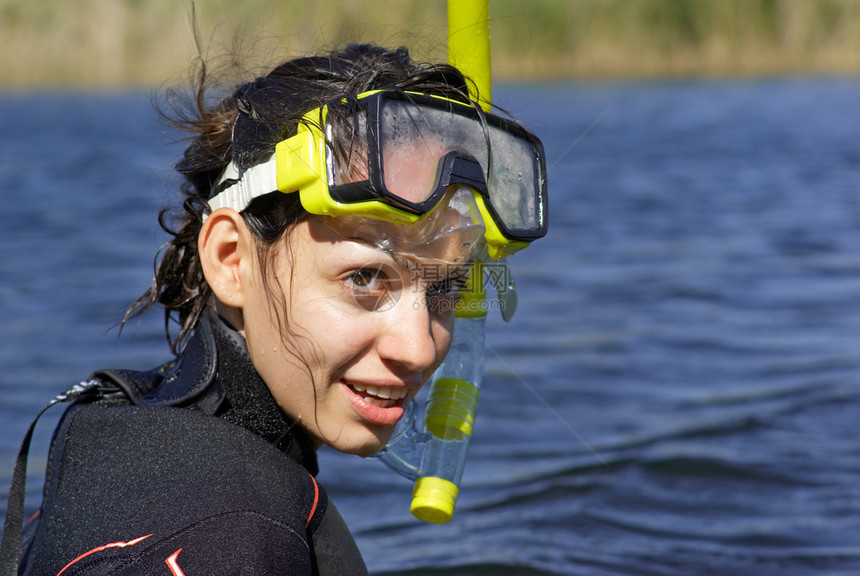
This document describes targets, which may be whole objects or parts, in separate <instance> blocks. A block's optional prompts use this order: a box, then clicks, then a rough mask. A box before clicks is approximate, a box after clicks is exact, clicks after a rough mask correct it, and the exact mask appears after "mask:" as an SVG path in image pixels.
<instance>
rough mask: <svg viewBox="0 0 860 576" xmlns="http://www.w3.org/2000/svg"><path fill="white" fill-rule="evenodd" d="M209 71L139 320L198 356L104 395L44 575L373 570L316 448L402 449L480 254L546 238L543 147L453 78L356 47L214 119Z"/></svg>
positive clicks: (51, 530)
mask: <svg viewBox="0 0 860 576" xmlns="http://www.w3.org/2000/svg"><path fill="white" fill-rule="evenodd" d="M202 72H203V73H202V74H201V78H200V84H199V87H198V91H197V99H196V102H197V109H196V110H195V111H194V114H184V115H181V118H180V119H179V120H178V121H177V124H178V125H180V126H182V127H185V128H188V129H190V130H191V131H192V133H193V134H194V137H193V139H192V140H191V143H190V145H189V146H188V148H187V150H186V151H185V154H184V157H183V158H182V160H180V161H179V163H178V164H177V169H178V170H179V172H180V173H182V174H183V175H184V177H185V179H186V183H185V184H184V186H183V199H184V202H183V209H182V210H181V211H179V212H178V213H177V214H175V215H174V220H173V221H172V222H169V221H168V218H167V215H166V213H162V219H161V221H162V226H164V227H165V229H166V230H167V231H168V232H169V233H170V234H171V235H172V240H171V241H170V243H169V245H168V246H167V248H166V249H165V251H164V253H163V255H162V257H161V260H160V262H159V264H158V267H157V273H156V278H155V280H154V283H153V285H152V287H151V288H150V289H149V290H148V291H147V292H146V293H145V294H144V295H143V296H142V297H141V299H139V300H138V302H137V303H136V304H135V305H134V306H133V307H132V308H131V309H130V310H129V313H128V314H127V318H126V320H127V319H129V318H131V317H134V316H137V315H139V314H142V313H143V312H145V311H146V310H148V309H149V308H151V307H153V306H155V305H156V304H159V305H161V306H162V307H163V308H164V310H165V321H166V325H169V324H170V322H171V319H176V320H178V324H179V329H178V333H177V334H175V335H171V334H170V332H169V331H168V340H169V342H170V345H171V348H172V350H173V351H174V353H175V355H176V359H175V360H173V361H171V362H168V363H167V364H165V365H163V366H160V367H158V368H156V369H154V370H152V371H149V372H132V371H125V370H103V371H99V372H96V373H95V374H94V375H93V376H92V378H91V380H90V382H89V383H88V384H87V385H86V386H84V387H83V389H82V390H83V392H81V393H80V394H79V396H80V397H81V399H79V400H78V401H77V402H76V403H74V404H73V405H72V406H71V407H70V408H69V409H68V410H67V412H66V414H65V415H64V417H63V419H62V421H61V422H60V424H59V426H58V428H57V432H56V435H55V439H54V443H53V445H52V449H51V454H50V457H49V464H48V472H47V480H46V487H45V495H44V500H43V503H42V507H41V510H40V514H39V515H38V516H37V517H36V518H35V519H33V520H31V521H30V522H29V523H28V524H27V526H26V528H25V533H26V534H25V544H24V553H23V557H22V561H21V573H22V574H33V575H37V574H38V575H41V574H51V575H55V574H66V575H71V574H149V573H152V574H167V573H172V574H213V573H242V574H362V573H366V569H365V567H364V563H363V561H362V559H361V555H360V554H359V552H358V549H357V547H356V546H355V543H354V541H353V539H352V538H351V536H350V535H349V532H348V530H347V529H346V527H345V526H344V524H343V521H342V519H341V518H340V516H339V514H338V512H337V510H336V509H335V507H334V505H333V504H332V503H331V502H330V501H329V500H328V498H327V496H326V494H325V491H324V490H323V489H322V487H320V486H319V485H318V484H317V482H316V480H315V479H314V476H315V475H316V473H317V461H316V456H315V450H316V449H317V448H318V447H319V446H321V445H323V444H327V445H329V446H331V447H333V448H335V449H337V450H340V451H342V452H346V453H350V454H357V455H360V456H367V455H370V454H373V453H375V452H377V451H378V450H380V449H381V448H383V447H384V446H385V444H386V442H387V441H388V439H389V437H390V436H391V434H392V431H393V429H394V426H395V424H396V423H397V421H398V420H399V419H400V418H401V416H402V415H403V409H404V406H405V404H406V403H407V402H408V401H409V400H411V398H413V397H414V395H415V393H416V392H417V391H418V389H419V388H420V387H421V386H422V384H423V383H424V382H425V381H426V380H427V379H428V378H429V376H430V375H431V374H432V373H433V371H434V370H435V369H436V367H438V366H439V364H440V363H441V361H442V360H443V358H444V357H445V355H446V353H447V350H448V347H449V344H450V342H451V334H452V330H453V319H454V314H453V309H454V305H455V304H456V301H457V298H458V286H460V285H461V284H462V282H463V281H464V279H465V276H466V274H467V270H468V267H469V264H470V262H471V261H472V260H473V259H474V258H475V256H476V254H477V251H478V250H479V249H482V248H483V246H484V245H485V244H484V243H485V241H486V242H487V243H488V245H489V248H490V249H491V250H495V251H496V252H497V253H503V252H504V250H505V247H506V246H508V245H509V244H513V243H517V242H520V243H522V242H528V241H529V240H531V239H533V238H536V237H538V236H540V235H542V234H543V233H544V231H545V221H544V216H543V213H544V211H545V188H544V183H543V164H542V158H541V157H542V152H541V150H540V143H539V141H537V139H536V138H534V137H533V136H531V135H530V134H528V133H527V132H525V131H524V130H522V129H521V128H519V127H516V126H514V125H513V124H512V123H509V122H505V121H503V120H501V119H498V118H496V117H494V116H492V115H485V114H482V113H480V111H479V110H478V109H477V107H476V106H475V105H474V104H473V103H471V102H470V100H469V98H468V87H467V83H466V79H465V78H464V77H463V76H462V74H460V73H459V72H458V71H457V70H456V69H454V68H452V67H450V66H447V65H423V64H417V63H414V62H413V61H411V60H410V58H409V56H408V54H407V52H406V50H405V49H398V50H394V51H389V50H384V49H382V48H379V47H376V46H371V45H356V46H350V47H348V48H346V49H345V50H343V51H339V52H334V53H332V54H329V55H326V56H322V57H314V58H301V59H298V60H293V61H289V62H286V63H284V64H282V65H280V66H278V67H277V68H275V69H274V70H272V71H271V72H270V73H269V74H268V75H266V76H265V77H261V78H258V79H257V80H255V81H253V82H250V83H248V84H245V85H243V86H241V87H240V88H239V89H238V90H236V91H235V93H233V94H232V96H231V97H229V98H226V99H223V100H221V101H219V102H218V103H217V104H215V105H214V106H212V107H207V106H206V105H205V103H206V102H207V98H206V73H205V68H204V69H203V71H202ZM493 154H495V155H496V158H495V159H491V158H493V157H492V155H493ZM524 172H525V173H526V177H525V184H523V180H524V179H523V173H524ZM529 174H530V175H529ZM529 179H531V180H529ZM517 182H518V183H517ZM495 190H499V191H501V192H502V193H501V194H496V195H495V196H494V194H495V192H494V191H495Z"/></svg>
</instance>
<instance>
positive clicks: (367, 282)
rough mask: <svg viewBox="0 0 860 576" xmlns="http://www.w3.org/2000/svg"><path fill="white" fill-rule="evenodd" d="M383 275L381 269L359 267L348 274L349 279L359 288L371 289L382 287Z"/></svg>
mask: <svg viewBox="0 0 860 576" xmlns="http://www.w3.org/2000/svg"><path fill="white" fill-rule="evenodd" d="M384 276H385V275H384V274H383V273H382V271H381V270H376V269H374V268H361V269H359V270H356V271H355V272H353V273H352V274H351V275H350V276H349V281H350V282H351V283H352V285H353V286H355V288H357V289H359V290H366V291H373V290H378V289H380V288H382V287H383V286H382V285H383V284H384V282H385V277H384Z"/></svg>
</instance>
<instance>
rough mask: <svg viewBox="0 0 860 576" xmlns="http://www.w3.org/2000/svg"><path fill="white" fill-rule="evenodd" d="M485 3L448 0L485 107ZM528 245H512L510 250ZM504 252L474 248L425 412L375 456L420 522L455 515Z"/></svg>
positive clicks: (504, 298) (451, 27)
mask: <svg viewBox="0 0 860 576" xmlns="http://www.w3.org/2000/svg"><path fill="white" fill-rule="evenodd" d="M488 4H489V2H488V0H448V61H449V63H450V64H452V65H453V66H456V67H457V68H458V69H460V70H461V71H462V72H463V73H464V75H465V76H466V77H468V78H471V79H472V80H473V81H474V82H475V89H476V91H477V93H476V94H470V97H471V98H472V99H473V100H475V101H477V102H479V104H480V105H481V107H482V108H483V109H484V110H485V111H489V110H490V107H491V105H490V102H491V81H490V30H489V6H488ZM479 97H480V100H479ZM525 246H527V244H526V243H522V244H521V245H516V246H515V247H514V248H513V249H512V250H509V251H508V252H507V254H509V253H512V252H513V251H515V250H518V249H521V248H523V247H525ZM507 254H506V253H504V252H501V251H498V250H492V249H491V250H484V251H483V252H482V253H481V254H480V255H478V258H477V259H476V261H475V263H474V265H473V266H472V269H471V272H470V278H469V282H468V284H467V288H466V290H465V291H464V292H463V293H462V295H461V299H460V301H459V302H458V304H457V307H456V310H455V314H456V319H455V321H454V334H453V338H452V342H451V348H450V350H449V352H448V355H447V357H446V358H445V360H444V362H443V363H442V365H441V366H440V367H439V368H438V369H437V370H436V372H435V373H434V375H433V376H432V377H431V380H430V385H429V391H428V395H427V401H426V404H425V406H424V410H423V414H421V413H420V412H421V411H420V410H419V409H418V408H417V407H416V406H415V404H416V403H415V402H412V403H411V404H410V405H409V407H408V408H407V413H406V414H405V415H404V417H403V419H402V420H401V421H400V423H399V424H398V429H397V431H396V432H395V435H394V437H393V438H392V440H391V441H390V442H389V443H388V445H387V446H386V447H385V448H384V449H383V450H382V451H381V452H380V453H379V454H378V455H377V456H378V457H379V458H380V459H381V460H382V461H383V462H384V463H385V464H386V465H387V466H388V467H389V468H391V469H392V470H394V471H396V472H398V473H400V474H401V475H403V476H406V477H407V478H410V479H413V480H415V484H414V488H413V493H412V504H411V506H410V510H411V512H412V514H413V515H414V516H415V517H417V518H419V519H420V520H423V521H425V522H431V523H435V524H442V523H445V522H448V521H449V520H451V518H452V517H453V514H454V507H455V506H456V502H457V496H458V494H459V485H460V480H461V478H462V475H463V470H464V467H465V461H466V454H467V452H468V448H469V442H470V440H471V436H472V429H473V425H474V422H475V415H476V413H477V408H478V396H479V391H480V387H481V380H482V378H483V372H484V339H485V326H486V317H487V309H488V302H487V296H486V291H485V289H484V269H485V266H487V265H488V264H489V265H490V266H492V270H491V277H492V279H493V280H494V283H495V288H496V292H497V294H498V297H499V304H500V306H499V307H500V310H501V312H502V317H503V318H504V319H505V321H508V320H510V318H511V317H512V316H513V313H514V310H515V308H516V292H515V291H514V285H513V283H512V282H510V281H509V280H508V278H509V274H508V273H507V264H506V263H505V261H504V257H505V256H506V255H507ZM491 260H495V261H493V262H490V261H491ZM422 417H423V423H422V424H421V425H420V426H419V425H418V420H419V419H421V418H422Z"/></svg>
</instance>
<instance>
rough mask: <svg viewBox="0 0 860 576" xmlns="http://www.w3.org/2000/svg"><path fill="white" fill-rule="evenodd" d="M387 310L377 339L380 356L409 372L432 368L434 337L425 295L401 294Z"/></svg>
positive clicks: (435, 351)
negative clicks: (413, 296) (414, 297)
mask: <svg viewBox="0 0 860 576" xmlns="http://www.w3.org/2000/svg"><path fill="white" fill-rule="evenodd" d="M388 314H389V315H390V316H389V318H388V319H387V320H388V321H387V323H386V328H385V330H384V332H383V333H382V334H381V335H380V337H379V340H378V341H377V352H378V353H379V356H380V357H381V358H382V359H383V360H385V361H388V362H394V363H397V364H399V365H401V366H403V367H404V368H406V369H408V370H409V371H410V372H424V371H426V370H427V369H428V368H431V367H432V366H433V365H434V364H435V362H436V353H437V350H436V340H435V338H434V335H433V331H432V320H431V314H430V310H428V308H427V303H426V302H425V301H424V299H423V298H416V299H412V298H401V299H400V302H398V304H397V306H396V307H395V308H394V309H393V310H390V311H389V312H388Z"/></svg>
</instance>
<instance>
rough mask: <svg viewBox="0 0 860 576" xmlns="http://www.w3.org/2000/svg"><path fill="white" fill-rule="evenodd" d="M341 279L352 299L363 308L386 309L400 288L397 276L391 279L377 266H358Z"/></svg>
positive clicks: (394, 300)
mask: <svg viewBox="0 0 860 576" xmlns="http://www.w3.org/2000/svg"><path fill="white" fill-rule="evenodd" d="M343 281H344V284H345V285H346V288H347V291H348V292H349V294H350V295H351V296H352V299H353V301H354V302H355V303H356V304H358V305H359V306H360V307H361V308H364V309H365V310H374V311H380V310H382V309H388V308H389V307H390V306H392V305H393V304H394V303H395V302H396V299H397V296H398V294H399V292H400V288H401V283H400V281H399V278H394V279H391V278H390V277H389V276H388V275H387V274H386V273H385V271H383V270H380V269H378V268H369V267H365V268H358V269H356V270H353V271H352V272H350V273H349V274H347V276H346V277H345V278H344V280H343Z"/></svg>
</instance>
